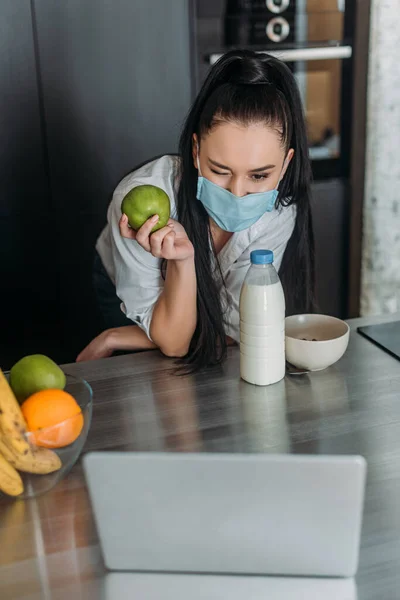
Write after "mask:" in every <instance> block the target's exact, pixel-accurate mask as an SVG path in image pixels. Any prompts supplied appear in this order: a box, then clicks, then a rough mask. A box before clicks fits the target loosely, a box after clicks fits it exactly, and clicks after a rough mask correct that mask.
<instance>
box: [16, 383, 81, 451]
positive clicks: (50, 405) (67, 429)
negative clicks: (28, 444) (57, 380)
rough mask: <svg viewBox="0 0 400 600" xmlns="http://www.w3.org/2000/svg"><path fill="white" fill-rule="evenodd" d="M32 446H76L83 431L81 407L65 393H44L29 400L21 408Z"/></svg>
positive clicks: (44, 391) (56, 391)
mask: <svg viewBox="0 0 400 600" xmlns="http://www.w3.org/2000/svg"><path fill="white" fill-rule="evenodd" d="M21 410H22V414H23V415H24V418H25V421H26V424H27V428H28V431H29V432H31V436H32V442H33V443H34V444H36V445H37V446H43V447H45V448H63V447H64V446H68V445H69V444H72V443H73V442H74V441H75V440H76V439H77V438H78V437H79V434H80V433H81V431H82V427H83V415H82V411H81V409H80V406H79V404H78V403H77V401H76V400H75V398H74V397H73V396H71V394H68V393H67V392H64V390H56V389H53V390H42V391H40V392H36V393H35V394H32V396H29V398H27V399H26V400H25V402H24V403H23V404H22V406H21Z"/></svg>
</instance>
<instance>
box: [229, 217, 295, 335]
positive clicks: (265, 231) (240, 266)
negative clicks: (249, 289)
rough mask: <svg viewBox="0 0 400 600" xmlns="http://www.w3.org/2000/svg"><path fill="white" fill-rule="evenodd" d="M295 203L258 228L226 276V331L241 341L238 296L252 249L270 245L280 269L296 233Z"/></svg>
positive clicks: (277, 267)
mask: <svg viewBox="0 0 400 600" xmlns="http://www.w3.org/2000/svg"><path fill="white" fill-rule="evenodd" d="M296 214H297V211H296V206H288V207H284V208H281V209H279V210H277V211H276V215H275V216H274V218H273V219H271V221H270V222H269V223H268V226H266V227H262V228H260V230H259V231H257V229H256V233H255V235H254V238H253V236H252V239H251V240H250V243H249V246H248V247H247V248H246V249H245V250H244V252H243V253H242V255H241V256H240V257H239V258H238V259H237V260H236V261H235V262H234V264H233V265H232V267H231V269H230V270H229V273H228V274H227V276H226V277H225V284H226V290H227V308H226V312H225V317H224V322H225V332H226V335H229V336H230V337H231V338H233V339H234V340H235V342H238V343H239V341H240V316H239V299H240V290H241V288H242V285H243V281H244V278H245V277H246V275H247V271H248V270H249V267H250V253H251V252H252V251H253V250H257V249H268V250H272V251H273V253H274V267H275V269H276V270H277V271H278V272H279V269H280V266H281V264H282V259H283V255H284V253H285V250H286V246H287V244H288V241H289V239H290V237H291V235H292V233H293V229H294V225H295V221H296Z"/></svg>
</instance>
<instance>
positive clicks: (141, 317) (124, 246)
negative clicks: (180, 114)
mask: <svg viewBox="0 0 400 600" xmlns="http://www.w3.org/2000/svg"><path fill="white" fill-rule="evenodd" d="M137 185H139V183H138V184H137ZM123 197H124V194H123V193H120V192H117V191H116V192H115V193H114V196H113V200H112V202H111V205H110V209H109V214H108V221H109V226H110V239H111V251H112V258H113V262H114V269H115V271H114V273H115V287H116V292H117V296H118V298H120V300H121V302H122V304H121V310H123V312H125V314H126V316H127V317H128V318H129V319H131V320H132V321H133V322H134V323H136V324H137V325H139V327H140V328H141V329H143V331H144V332H145V333H146V335H147V337H148V338H149V339H150V340H151V337H150V324H151V319H152V315H153V309H154V305H155V304H156V302H157V300H158V298H159V296H160V294H161V292H162V290H163V287H164V280H163V278H162V275H161V262H162V261H161V259H159V258H155V257H154V256H153V255H152V254H150V252H146V250H144V249H143V248H142V247H141V246H140V245H139V244H138V243H137V242H136V241H135V240H131V239H126V238H124V237H122V236H121V233H120V231H119V219H120V218H121V208H120V207H121V202H122V199H123Z"/></svg>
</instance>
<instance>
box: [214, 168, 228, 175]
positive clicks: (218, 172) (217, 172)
mask: <svg viewBox="0 0 400 600" xmlns="http://www.w3.org/2000/svg"><path fill="white" fill-rule="evenodd" d="M210 170H211V172H212V173H215V174H216V175H229V173H221V171H216V170H215V169H210Z"/></svg>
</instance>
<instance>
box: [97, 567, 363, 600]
mask: <svg viewBox="0 0 400 600" xmlns="http://www.w3.org/2000/svg"><path fill="white" fill-rule="evenodd" d="M102 599H103V600H226V599H229V600H357V587H356V584H355V581H354V579H353V578H346V579H345V578H338V577H336V578H330V577H313V578H310V577H257V576H253V575H247V576H246V575H245V576H243V575H204V574H203V575H193V574H190V575H188V574H179V575H175V574H173V573H168V574H165V573H115V572H113V573H109V574H107V575H106V577H105V582H104V588H103V596H102Z"/></svg>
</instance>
